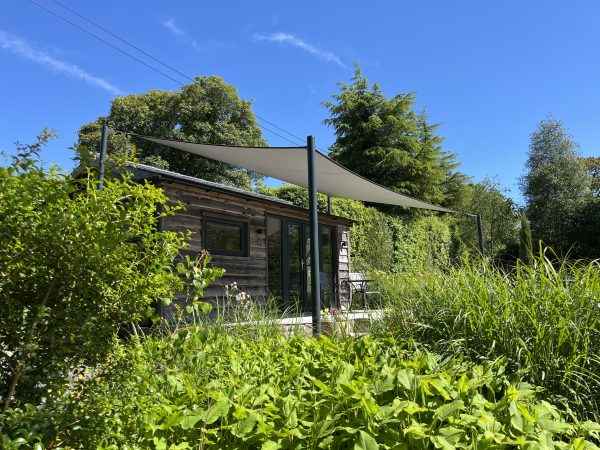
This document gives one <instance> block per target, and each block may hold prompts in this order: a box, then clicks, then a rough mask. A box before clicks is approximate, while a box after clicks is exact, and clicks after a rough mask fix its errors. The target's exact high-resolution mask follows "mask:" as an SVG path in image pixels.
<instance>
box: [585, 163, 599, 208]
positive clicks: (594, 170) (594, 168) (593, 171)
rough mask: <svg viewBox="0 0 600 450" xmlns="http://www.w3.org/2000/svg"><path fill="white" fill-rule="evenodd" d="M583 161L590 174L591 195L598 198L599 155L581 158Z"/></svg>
mask: <svg viewBox="0 0 600 450" xmlns="http://www.w3.org/2000/svg"><path fill="white" fill-rule="evenodd" d="M583 162H584V163H585V166H586V168H587V170H588V172H589V174H590V175H591V176H592V185H591V188H592V195H593V196H594V197H596V198H600V156H595V157H594V156H590V157H588V158H583Z"/></svg>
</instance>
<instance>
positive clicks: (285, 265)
mask: <svg viewBox="0 0 600 450" xmlns="http://www.w3.org/2000/svg"><path fill="white" fill-rule="evenodd" d="M269 216H270V217H273V218H276V219H279V220H280V221H281V222H280V225H281V265H282V267H281V277H282V280H281V294H282V298H281V306H282V307H283V308H284V309H285V308H287V307H289V306H292V299H291V298H290V281H291V278H290V273H291V272H290V264H289V262H290V246H289V226H290V224H295V225H299V228H300V256H301V258H300V265H301V270H300V296H301V298H300V310H299V311H298V312H300V313H307V312H310V311H311V310H312V302H311V301H310V299H309V298H308V265H307V262H306V261H307V257H308V256H309V255H308V254H307V244H308V239H309V237H310V236H308V234H309V233H308V227H309V226H310V224H309V223H308V221H305V220H302V219H297V218H291V217H286V216H279V215H271V214H269ZM321 227H327V228H328V229H329V231H330V233H331V235H330V239H331V242H332V245H331V252H332V255H331V258H332V259H331V261H332V268H331V269H332V280H331V283H332V286H331V288H332V290H333V301H334V302H335V303H336V304H337V303H339V298H338V295H337V289H336V286H337V281H338V271H339V258H338V257H337V256H338V251H337V247H338V246H337V227H336V226H335V225H330V224H324V223H319V228H321ZM320 231H321V230H319V233H318V235H319V242H318V245H319V254H320V255H321V253H322V251H323V239H322V234H321V232H320ZM268 258H269V255H268V245H267V259H268ZM322 270H323V258H322V257H321V258H319V272H321V271H322ZM268 276H269V274H268V273H267V280H268ZM267 286H268V282H267Z"/></svg>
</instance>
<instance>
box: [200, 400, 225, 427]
mask: <svg viewBox="0 0 600 450" xmlns="http://www.w3.org/2000/svg"><path fill="white" fill-rule="evenodd" d="M227 413H229V399H228V398H227V397H225V396H221V398H219V400H217V401H216V402H215V403H213V405H211V407H210V408H208V411H207V412H206V419H205V420H204V421H205V422H206V424H207V425H210V424H211V423H214V422H216V421H217V420H219V419H220V418H221V417H225V416H226V415H227Z"/></svg>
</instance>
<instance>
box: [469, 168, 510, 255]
mask: <svg viewBox="0 0 600 450" xmlns="http://www.w3.org/2000/svg"><path fill="white" fill-rule="evenodd" d="M465 197H466V204H465V207H464V209H463V211H464V212H466V213H469V214H481V218H482V222H483V239H484V241H483V246H484V248H485V250H486V255H487V256H488V257H490V258H492V259H497V258H499V257H501V256H503V255H504V254H506V252H510V250H511V249H512V248H513V247H514V246H515V245H516V244H517V240H518V228H517V225H518V222H519V218H518V213H517V209H516V207H515V204H514V202H513V201H512V200H511V199H510V198H509V197H508V196H507V195H506V191H505V190H503V189H502V187H501V186H500V183H499V181H498V180H497V179H494V178H484V179H483V180H482V181H480V182H479V183H476V184H472V185H469V186H468V193H467V194H466V196H465ZM459 229H460V236H461V239H462V240H463V242H464V243H465V244H466V246H467V247H468V248H469V250H470V251H471V253H473V254H478V253H479V237H478V234H477V223H476V220H475V218H473V217H464V218H461V219H460V220H459Z"/></svg>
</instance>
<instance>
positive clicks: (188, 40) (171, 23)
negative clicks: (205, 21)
mask: <svg viewBox="0 0 600 450" xmlns="http://www.w3.org/2000/svg"><path fill="white" fill-rule="evenodd" d="M161 25H162V26H163V27H165V28H166V29H167V30H169V31H170V32H171V33H173V34H174V35H175V36H177V37H178V38H179V39H181V40H182V41H183V42H184V43H185V44H187V45H189V46H190V47H193V48H195V49H199V48H200V46H199V45H198V41H196V39H194V38H192V37H191V36H190V35H189V34H188V33H187V31H185V30H184V29H183V28H179V27H178V26H177V25H175V19H167V20H163V21H162V22H161Z"/></svg>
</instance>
